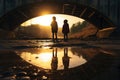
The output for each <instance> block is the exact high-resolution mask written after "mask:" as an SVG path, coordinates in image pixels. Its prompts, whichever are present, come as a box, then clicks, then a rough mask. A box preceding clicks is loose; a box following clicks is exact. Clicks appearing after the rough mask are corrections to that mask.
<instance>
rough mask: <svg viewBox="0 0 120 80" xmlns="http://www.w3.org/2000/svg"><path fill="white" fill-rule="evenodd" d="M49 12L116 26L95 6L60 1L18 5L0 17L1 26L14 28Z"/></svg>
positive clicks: (96, 24)
mask: <svg viewBox="0 0 120 80" xmlns="http://www.w3.org/2000/svg"><path fill="white" fill-rule="evenodd" d="M45 11H48V12H49V14H67V15H73V16H76V17H79V18H82V19H84V20H86V21H88V22H90V23H92V24H94V25H95V26H96V27H98V28H100V29H102V28H106V27H115V25H114V24H113V23H112V21H111V20H110V19H109V18H107V17H106V16H104V15H103V14H102V13H100V12H99V11H97V10H96V9H94V8H91V7H89V6H86V5H82V4H74V3H65V2H64V3H60V2H44V1H43V2H39V3H32V4H27V5H23V6H20V7H17V8H16V9H14V10H11V11H10V12H8V13H6V14H5V15H3V16H2V17H1V18H0V28H1V29H4V30H14V29H15V28H16V27H18V26H19V25H20V24H21V23H23V22H25V21H27V20H29V19H31V18H34V17H37V16H42V15H43V12H45Z"/></svg>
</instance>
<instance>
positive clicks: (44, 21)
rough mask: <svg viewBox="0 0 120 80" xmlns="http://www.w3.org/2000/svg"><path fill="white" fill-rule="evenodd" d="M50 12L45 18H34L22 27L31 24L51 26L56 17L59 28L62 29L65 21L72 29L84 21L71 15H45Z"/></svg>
mask: <svg viewBox="0 0 120 80" xmlns="http://www.w3.org/2000/svg"><path fill="white" fill-rule="evenodd" d="M48 13H49V12H44V13H43V14H44V15H43V16H39V17H36V18H32V19H30V20H28V21H26V22H24V23H23V24H22V26H28V25H31V24H39V25H42V26H50V23H51V21H52V17H53V16H56V21H57V23H58V27H62V25H63V21H64V19H67V20H68V23H69V25H70V27H71V26H72V25H73V24H74V23H76V22H82V21H84V20H83V19H81V18H78V17H75V16H70V15H63V14H50V15H45V14H48Z"/></svg>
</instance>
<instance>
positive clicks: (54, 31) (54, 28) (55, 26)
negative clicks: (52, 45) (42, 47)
mask: <svg viewBox="0 0 120 80" xmlns="http://www.w3.org/2000/svg"><path fill="white" fill-rule="evenodd" d="M51 30H52V40H53V41H55V40H56V41H57V32H58V24H57V21H56V17H55V16H53V17H52V22H51ZM54 36H55V37H54Z"/></svg>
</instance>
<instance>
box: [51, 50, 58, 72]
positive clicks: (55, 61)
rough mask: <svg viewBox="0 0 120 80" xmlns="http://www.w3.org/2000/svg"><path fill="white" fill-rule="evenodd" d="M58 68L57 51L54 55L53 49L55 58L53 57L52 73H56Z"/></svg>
mask: <svg viewBox="0 0 120 80" xmlns="http://www.w3.org/2000/svg"><path fill="white" fill-rule="evenodd" d="M57 67H58V57H57V49H56V52H55V53H54V49H53V57H52V61H51V69H52V71H56V70H57Z"/></svg>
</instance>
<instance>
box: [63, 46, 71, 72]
mask: <svg viewBox="0 0 120 80" xmlns="http://www.w3.org/2000/svg"><path fill="white" fill-rule="evenodd" d="M62 61H63V65H64V70H67V69H68V68H69V61H70V57H69V56H68V48H64V56H63V57H62Z"/></svg>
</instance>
